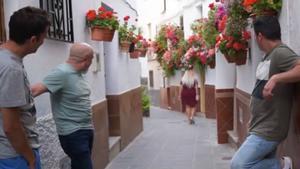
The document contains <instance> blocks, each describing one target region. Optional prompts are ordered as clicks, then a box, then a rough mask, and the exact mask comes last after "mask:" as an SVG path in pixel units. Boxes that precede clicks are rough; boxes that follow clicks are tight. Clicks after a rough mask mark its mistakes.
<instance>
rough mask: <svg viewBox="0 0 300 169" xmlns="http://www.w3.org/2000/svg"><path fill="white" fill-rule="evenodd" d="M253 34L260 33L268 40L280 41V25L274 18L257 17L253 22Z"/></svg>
mask: <svg viewBox="0 0 300 169" xmlns="http://www.w3.org/2000/svg"><path fill="white" fill-rule="evenodd" d="M253 26H254V31H255V34H256V35H258V33H261V34H262V35H263V36H264V37H266V38H267V39H269V40H281V29H280V24H279V21H278V19H277V17H276V16H259V17H257V18H255V20H254V21H253Z"/></svg>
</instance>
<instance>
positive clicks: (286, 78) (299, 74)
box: [263, 60, 300, 98]
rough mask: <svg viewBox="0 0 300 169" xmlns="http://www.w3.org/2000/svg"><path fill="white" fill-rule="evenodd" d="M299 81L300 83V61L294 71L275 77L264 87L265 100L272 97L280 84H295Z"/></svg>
mask: <svg viewBox="0 0 300 169" xmlns="http://www.w3.org/2000/svg"><path fill="white" fill-rule="evenodd" d="M298 81H300V60H298V61H297V62H296V64H295V67H294V68H293V69H291V70H289V71H286V72H282V73H278V74H275V75H273V76H272V77H271V78H270V79H269V81H268V82H267V84H266V85H265V87H264V90H263V96H264V98H270V97H272V96H273V93H272V91H273V89H274V88H275V86H276V84H278V83H293V82H298Z"/></svg>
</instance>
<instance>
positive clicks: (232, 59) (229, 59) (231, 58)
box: [224, 55, 235, 63]
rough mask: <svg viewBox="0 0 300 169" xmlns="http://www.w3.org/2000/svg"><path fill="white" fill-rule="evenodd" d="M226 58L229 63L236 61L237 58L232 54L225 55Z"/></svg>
mask: <svg viewBox="0 0 300 169" xmlns="http://www.w3.org/2000/svg"><path fill="white" fill-rule="evenodd" d="M224 57H225V59H226V60H227V62H228V63H234V61H235V58H234V57H233V56H230V55H224Z"/></svg>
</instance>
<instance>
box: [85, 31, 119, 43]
mask: <svg viewBox="0 0 300 169" xmlns="http://www.w3.org/2000/svg"><path fill="white" fill-rule="evenodd" d="M114 33H115V30H110V29H107V28H99V27H92V28H91V38H92V40H95V41H108V42H111V41H112V39H113V37H114Z"/></svg>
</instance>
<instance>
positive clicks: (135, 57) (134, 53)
mask: <svg viewBox="0 0 300 169" xmlns="http://www.w3.org/2000/svg"><path fill="white" fill-rule="evenodd" d="M129 56H130V58H131V59H137V58H139V56H140V52H139V51H137V50H134V51H133V52H130V53H129Z"/></svg>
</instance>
